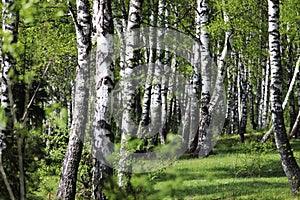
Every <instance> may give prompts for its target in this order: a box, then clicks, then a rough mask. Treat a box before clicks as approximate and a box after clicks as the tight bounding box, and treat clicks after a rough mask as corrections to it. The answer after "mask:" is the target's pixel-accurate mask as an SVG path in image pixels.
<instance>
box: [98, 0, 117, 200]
mask: <svg viewBox="0 0 300 200" xmlns="http://www.w3.org/2000/svg"><path fill="white" fill-rule="evenodd" d="M94 17H95V18H96V19H95V21H94V26H95V27H96V37H97V50H96V69H95V91H96V99H95V106H94V112H95V114H94V120H93V159H94V166H93V198H94V199H97V200H99V199H100V200H102V199H103V200H105V199H107V198H106V196H105V194H104V193H103V188H104V186H105V183H106V182H108V179H110V178H111V177H110V176H111V175H112V169H111V168H110V167H109V166H107V161H106V160H105V158H107V157H108V156H109V155H111V153H112V151H113V146H112V145H111V144H112V141H111V140H112V138H113V133H112V130H111V129H112V127H111V113H110V107H111V105H110V101H111V91H112V89H113V87H114V74H113V70H114V67H113V63H112V62H113V61H112V54H113V48H114V46H113V41H112V35H113V33H114V29H113V21H112V11H111V1H110V0H105V1H99V0H94Z"/></svg>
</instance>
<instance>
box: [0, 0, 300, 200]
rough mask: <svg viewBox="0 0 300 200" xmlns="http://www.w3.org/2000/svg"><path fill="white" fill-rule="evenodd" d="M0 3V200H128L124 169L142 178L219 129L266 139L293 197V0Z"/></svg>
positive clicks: (298, 119) (205, 142)
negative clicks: (274, 147) (141, 174)
mask: <svg viewBox="0 0 300 200" xmlns="http://www.w3.org/2000/svg"><path fill="white" fill-rule="evenodd" d="M0 9H1V10H2V14H1V19H2V20H1V25H2V31H1V32H0V36H1V46H0V47H1V48H0V51H1V56H0V72H1V73H0V77H1V78H0V199H21V200H22V199H40V197H37V196H36V194H37V193H39V192H40V193H47V197H45V196H44V197H43V198H41V199H54V198H57V199H70V200H72V199H97V200H100V199H101V200H105V199H133V198H138V197H137V196H135V195H137V194H138V192H139V189H136V187H137V186H136V185H137V183H136V182H135V181H134V180H133V176H134V174H135V173H134V170H136V164H137V166H139V170H141V171H140V172H143V173H144V174H146V175H148V176H150V177H152V176H154V177H155V173H159V172H157V171H156V172H150V171H147V170H148V169H150V168H151V167H153V168H155V167H157V166H159V165H163V164H162V163H163V161H167V160H168V159H170V160H172V159H173V156H174V155H176V156H178V157H176V156H174V157H175V160H176V159H179V158H180V157H181V158H188V159H191V160H199V162H205V159H207V158H210V157H212V156H214V155H215V145H216V144H217V145H218V139H219V138H224V137H229V136H237V138H238V140H239V143H240V145H247V142H249V141H250V140H251V141H252V140H255V142H256V143H257V144H260V145H262V144H261V143H271V144H274V146H276V150H277V154H278V157H277V159H278V162H279V161H280V163H281V166H280V167H281V169H282V171H283V172H284V174H285V175H286V177H287V181H286V184H288V183H289V184H290V189H291V193H292V195H299V190H300V168H299V165H298V162H299V159H298V158H297V153H298V152H294V150H293V149H294V148H293V142H294V141H297V139H299V137H300V134H299V133H298V132H299V127H300V73H299V65H300V32H299V27H300V4H299V2H298V1H297V0H284V1H279V0H268V1H259V0H249V1H247V0H241V1H238V0H191V1H190V0H185V1H177V0H175V1H168V0H151V1H150V0H93V1H88V0H76V1H75V0H72V1H60V0H57V1H52V0H48V1H43V0H33V1H20V0H2V4H1V7H0ZM191 41H192V42H191ZM254 133H255V134H254ZM253 138H255V139H253ZM175 144H180V145H179V147H178V146H176V145H175ZM227 147H228V148H231V146H230V145H229V146H227ZM176 148H181V150H182V149H183V151H182V152H181V151H179V150H178V149H176ZM157 152H159V153H160V156H161V157H159V156H158V157H159V158H161V159H162V158H163V159H162V160H161V163H160V162H159V161H157V160H155V159H156V158H157V157H155V155H156V156H157V154H155V153H157ZM179 152H180V153H179ZM178 154H180V155H178ZM141 155H144V157H143V158H148V159H150V162H146V161H145V163H146V164H145V163H143V162H144V161H143V162H142V161H140V160H138V159H137V158H138V157H135V156H141ZM151 156H152V157H151ZM154 158H155V159H154ZM151 159H152V160H151ZM148 161H149V160H148ZM154 161H155V162H154ZM133 163H134V164H133ZM149 163H150V164H149ZM171 163H173V162H171ZM277 164H278V163H277ZM143 165H145V166H143ZM170 165H172V164H170ZM278 165H280V164H278ZM186 167H188V166H186ZM217 167H218V166H216V168H217ZM166 168H168V166H163V169H166ZM143 170H144V171H143ZM153 173H154V175H153ZM50 182H51V184H52V182H53V185H55V186H54V187H53V188H50V186H47V184H48V183H49V184H50ZM138 187H143V186H142V183H139V184H138ZM141 190H142V189H141ZM162 190H163V189H162ZM41 191H42V192H41ZM53 191H55V192H53ZM146 199H147V198H146Z"/></svg>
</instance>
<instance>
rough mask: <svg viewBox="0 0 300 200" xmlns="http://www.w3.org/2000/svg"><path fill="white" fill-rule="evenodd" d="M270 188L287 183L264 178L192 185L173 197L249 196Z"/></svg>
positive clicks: (283, 187) (284, 186)
mask: <svg viewBox="0 0 300 200" xmlns="http://www.w3.org/2000/svg"><path fill="white" fill-rule="evenodd" d="M270 188H276V189H280V188H282V189H286V185H284V184H282V183H270V182H268V181H263V180H255V181H246V180H245V181H236V182H230V183H223V184H217V183H216V184H208V185H196V184H195V185H190V186H188V187H185V188H180V189H178V190H175V191H174V193H173V197H175V198H177V199H185V198H187V197H188V196H190V197H191V196H200V197H201V196H203V199H205V197H204V196H210V195H212V196H214V198H213V199H224V198H226V199H228V198H234V197H241V196H248V195H253V194H262V193H263V192H264V190H269V189H270Z"/></svg>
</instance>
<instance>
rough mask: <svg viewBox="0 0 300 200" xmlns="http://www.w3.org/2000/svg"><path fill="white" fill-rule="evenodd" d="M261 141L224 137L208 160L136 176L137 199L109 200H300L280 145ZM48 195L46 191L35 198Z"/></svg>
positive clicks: (298, 153)
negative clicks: (283, 163) (293, 190)
mask: <svg viewBox="0 0 300 200" xmlns="http://www.w3.org/2000/svg"><path fill="white" fill-rule="evenodd" d="M260 138H261V134H256V133H250V134H248V135H247V139H246V143H245V144H240V143H239V140H238V136H237V135H227V136H222V137H220V138H219V140H218V142H217V145H216V146H215V148H214V151H213V154H212V155H210V156H209V157H207V158H204V159H197V158H196V159H195V158H193V159H192V158H189V157H188V156H186V155H185V156H182V158H181V159H179V160H178V161H176V162H175V163H173V164H172V165H171V166H169V167H168V168H166V169H163V170H160V171H158V172H153V173H151V174H142V175H141V174H135V175H133V177H132V184H133V187H134V189H135V193H134V194H131V195H129V196H128V195H124V196H123V195H121V194H120V193H118V192H110V194H111V196H110V199H138V200H140V199H144V200H148V199H150V200H152V199H153V200H159V199H205V200H208V199H264V200H267V199H280V200H283V199H298V198H299V199H300V197H298V198H296V197H292V196H291V194H290V188H289V183H288V180H287V178H286V177H285V175H284V172H283V170H282V167H281V163H280V158H279V154H278V153H277V151H276V147H275V144H274V143H272V142H267V143H265V144H260V143H258V142H257V141H259V139H260ZM292 146H293V148H294V155H295V157H296V158H297V161H298V163H300V159H299V158H300V140H299V139H297V140H292ZM51 180H52V181H50V182H49V188H50V189H51V188H52V189H51V190H52V191H51V193H52V194H53V196H55V195H54V194H55V192H56V191H55V190H56V188H57V185H58V178H54V179H51ZM46 193H47V192H46V191H44V190H41V191H39V192H38V193H37V194H36V195H37V196H40V197H42V196H44V197H45V195H46ZM120 195H121V196H120ZM125 196H126V197H125ZM44 199H45V198H44ZM53 199H54V198H53Z"/></svg>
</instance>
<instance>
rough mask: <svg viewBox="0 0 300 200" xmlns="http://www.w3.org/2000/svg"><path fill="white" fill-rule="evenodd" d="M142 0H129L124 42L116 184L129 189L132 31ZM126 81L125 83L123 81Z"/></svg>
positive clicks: (135, 62)
mask: <svg viewBox="0 0 300 200" xmlns="http://www.w3.org/2000/svg"><path fill="white" fill-rule="evenodd" d="M142 3H143V1H142V0H130V6H129V13H128V24H127V33H128V35H127V36H128V37H127V40H128V41H127V44H126V57H125V60H126V63H125V69H124V75H123V77H122V78H123V79H124V85H123V87H124V89H123V94H122V95H123V105H124V112H123V118H122V135H121V148H120V160H119V169H118V185H119V187H121V188H123V189H125V190H127V191H130V188H131V186H130V174H129V173H128V170H129V168H130V166H128V165H127V164H126V162H127V159H128V156H129V152H128V139H129V138H128V137H130V135H132V134H135V132H136V131H137V130H135V127H134V124H133V123H134V122H133V121H134V119H133V116H132V112H133V110H134V96H135V86H134V85H133V83H132V81H130V78H132V77H133V76H134V68H135V67H136V66H137V65H138V63H139V60H138V58H139V51H138V50H135V49H134V48H135V46H136V45H137V44H138V42H139V39H140V35H139V32H138V31H134V29H135V28H139V27H140V24H141V12H142ZM125 82H126V83H125Z"/></svg>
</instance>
